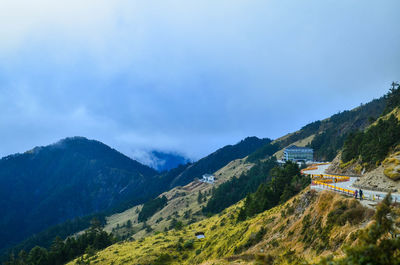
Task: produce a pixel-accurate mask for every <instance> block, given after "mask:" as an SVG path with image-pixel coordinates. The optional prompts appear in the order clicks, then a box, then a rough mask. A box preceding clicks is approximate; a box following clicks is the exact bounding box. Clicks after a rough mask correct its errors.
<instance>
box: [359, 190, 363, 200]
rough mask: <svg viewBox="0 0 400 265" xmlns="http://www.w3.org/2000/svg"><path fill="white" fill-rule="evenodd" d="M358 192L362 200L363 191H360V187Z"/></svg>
mask: <svg viewBox="0 0 400 265" xmlns="http://www.w3.org/2000/svg"><path fill="white" fill-rule="evenodd" d="M359 194H360V200H362V199H363V191H362V189H360V192H359Z"/></svg>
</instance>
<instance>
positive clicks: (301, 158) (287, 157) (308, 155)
mask: <svg viewBox="0 0 400 265" xmlns="http://www.w3.org/2000/svg"><path fill="white" fill-rule="evenodd" d="M282 159H283V160H284V161H294V162H307V161H313V160H314V150H313V149H312V148H308V147H299V146H296V145H291V146H289V147H287V148H286V149H285V150H284V151H283V157H282Z"/></svg>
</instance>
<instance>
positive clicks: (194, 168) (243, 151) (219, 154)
mask: <svg viewBox="0 0 400 265" xmlns="http://www.w3.org/2000/svg"><path fill="white" fill-rule="evenodd" d="M271 141H272V140H271V139H268V138H264V139H259V138H257V137H254V136H253V137H247V138H245V139H244V140H242V141H240V142H239V143H237V144H235V145H227V146H225V147H222V148H220V149H218V150H217V151H215V152H214V153H212V154H210V155H208V156H206V157H204V158H202V159H200V160H199V161H197V162H195V163H193V164H191V165H188V166H187V168H186V169H185V170H184V171H182V172H180V173H179V174H178V175H176V176H175V177H174V178H173V179H172V181H171V183H170V187H174V186H177V185H186V184H188V183H189V182H191V181H193V180H194V179H195V178H201V177H202V175H203V174H206V173H214V172H215V171H217V170H218V169H220V168H222V167H223V166H225V165H226V164H228V163H229V162H231V161H232V160H235V159H239V158H244V157H246V156H248V155H249V154H251V153H253V152H254V151H256V150H257V149H259V148H260V147H262V146H264V145H266V144H268V143H270V142H271Z"/></svg>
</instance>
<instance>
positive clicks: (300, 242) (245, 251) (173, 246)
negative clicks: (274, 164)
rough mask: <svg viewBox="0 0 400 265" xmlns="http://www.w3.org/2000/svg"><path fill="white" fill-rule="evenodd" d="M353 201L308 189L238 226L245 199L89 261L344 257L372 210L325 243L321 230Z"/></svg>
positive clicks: (335, 231)
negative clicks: (342, 206)
mask: <svg viewBox="0 0 400 265" xmlns="http://www.w3.org/2000/svg"><path fill="white" fill-rule="evenodd" d="M353 201H355V200H354V199H352V198H345V197H342V196H341V195H338V194H334V193H329V192H322V193H316V192H314V191H310V190H309V189H306V190H304V191H303V192H301V193H300V194H299V195H297V196H296V197H294V198H293V199H291V200H289V201H288V202H287V203H285V204H284V205H280V206H277V207H275V208H272V209H271V210H268V211H265V212H263V213H261V214H259V215H257V216H255V217H253V218H251V219H248V220H246V221H244V222H240V223H237V222H236V216H237V214H238V211H239V207H240V206H241V205H242V203H243V202H242V201H241V202H239V203H238V204H236V205H233V206H231V207H229V208H227V209H226V210H224V211H223V212H222V213H221V214H220V215H215V216H213V217H210V218H208V219H204V220H202V221H199V222H197V223H194V224H191V225H189V226H186V227H184V228H183V229H182V230H180V231H175V230H171V231H169V232H163V233H158V234H154V235H152V236H149V237H146V238H144V239H141V240H137V241H133V242H127V241H126V242H121V243H119V244H115V245H112V246H110V247H108V248H107V249H105V250H103V251H100V252H99V253H97V254H96V255H95V256H93V257H86V258H87V259H89V260H91V262H93V263H96V264H154V262H155V261H156V260H157V259H159V258H160V255H161V254H168V257H169V261H168V262H166V261H163V262H162V263H160V264H253V263H254V261H255V260H260V259H265V256H266V255H271V257H274V259H275V262H277V264H290V263H291V261H296V262H297V261H299V260H301V259H305V260H307V261H309V262H312V261H317V260H319V258H320V257H321V256H326V255H328V254H332V253H333V254H334V255H337V256H339V255H341V254H342V251H341V247H342V246H343V244H345V243H353V242H354V240H353V239H352V237H353V236H354V232H355V231H356V230H358V229H359V228H360V227H363V226H365V225H366V223H367V222H368V219H369V218H370V216H371V212H370V211H371V210H368V209H365V208H362V207H361V206H359V207H361V208H358V209H362V212H363V213H367V215H366V216H367V217H366V218H365V219H364V220H363V222H361V223H358V224H356V225H351V224H349V223H348V222H347V223H346V224H345V225H343V226H336V225H335V226H333V227H332V229H330V230H329V231H330V232H329V233H328V234H327V240H328V243H326V242H325V243H324V242H323V241H322V240H321V236H320V235H321V231H319V230H318V229H320V228H321V227H322V228H326V227H327V226H326V222H327V218H328V217H327V216H328V214H329V213H330V212H332V211H333V210H335V209H337V208H338V204H340V203H352V202H353ZM354 203H355V204H357V203H356V202H354ZM358 214H360V213H358ZM305 219H306V220H309V221H308V222H307V221H304V220H305ZM261 227H263V228H264V229H265V231H266V233H265V235H264V236H263V237H262V238H260V239H261V240H260V241H259V242H258V243H257V242H255V240H254V238H256V234H257V232H258V231H260V229H261ZM196 232H204V233H205V236H206V238H205V239H196V238H195V233H196ZM188 240H194V245H193V248H187V249H186V248H185V247H183V249H181V250H179V247H178V245H182V246H185V242H187V241H188ZM180 242H181V243H180ZM249 242H252V243H250V246H249V245H247V246H246V243H249ZM243 246H246V247H243ZM239 250H240V251H239ZM69 264H74V262H71V263H69Z"/></svg>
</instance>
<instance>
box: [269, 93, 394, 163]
mask: <svg viewBox="0 0 400 265" xmlns="http://www.w3.org/2000/svg"><path fill="white" fill-rule="evenodd" d="M386 102H387V101H386V96H383V97H381V98H379V99H374V100H372V101H371V102H368V103H367V104H361V105H360V106H359V107H357V108H354V109H352V110H346V111H342V112H339V113H337V114H335V115H332V116H331V117H329V118H327V119H325V120H319V121H315V122H312V123H310V124H307V125H305V126H304V127H302V128H301V129H300V130H298V131H296V132H294V133H290V134H288V135H285V136H283V137H280V138H278V139H276V140H275V141H274V142H273V143H274V144H277V145H278V146H279V147H280V149H281V150H280V151H278V152H277V153H276V154H275V155H276V156H277V158H278V159H280V158H281V155H282V154H283V149H284V148H286V147H288V146H289V145H292V144H295V145H298V146H309V147H312V148H313V149H314V156H315V157H314V158H315V159H316V160H318V161H331V160H332V159H334V158H335V156H336V155H337V154H338V152H339V150H340V149H341V148H342V147H343V144H344V141H345V139H346V137H347V136H348V135H350V134H351V133H353V132H356V131H358V130H364V129H365V128H367V127H368V126H369V125H370V124H371V123H372V122H374V121H375V120H376V119H377V118H378V117H379V116H380V115H381V114H382V112H383V111H384V110H385V108H386Z"/></svg>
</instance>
